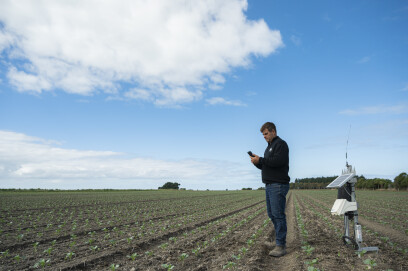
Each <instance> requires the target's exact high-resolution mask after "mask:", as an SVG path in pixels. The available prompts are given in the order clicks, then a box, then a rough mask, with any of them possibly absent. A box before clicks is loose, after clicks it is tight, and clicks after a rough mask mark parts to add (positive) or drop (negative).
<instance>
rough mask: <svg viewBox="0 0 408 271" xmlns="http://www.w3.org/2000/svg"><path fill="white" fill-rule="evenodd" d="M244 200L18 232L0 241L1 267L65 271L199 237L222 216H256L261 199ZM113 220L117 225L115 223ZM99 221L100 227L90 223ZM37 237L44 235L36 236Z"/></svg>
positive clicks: (202, 200) (185, 204)
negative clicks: (60, 270)
mask: <svg viewBox="0 0 408 271" xmlns="http://www.w3.org/2000/svg"><path fill="white" fill-rule="evenodd" d="M255 193H256V192H255ZM246 195H248V194H240V195H237V194H230V195H229V196H224V197H220V198H215V197H199V198H198V199H193V198H191V199H190V200H186V199H180V200H172V201H171V202H175V203H176V204H175V205H174V206H162V210H159V208H155V207H157V206H158V205H157V204H158V203H159V202H158V201H148V203H150V204H151V205H152V207H151V208H150V209H149V206H146V210H151V211H150V212H146V213H148V215H145V216H143V214H142V213H138V214H139V215H135V216H131V212H130V211H129V210H127V211H126V212H124V211H123V210H118V209H113V210H114V211H113V213H112V217H110V220H109V221H113V223H112V222H111V223H109V221H106V220H102V219H103V218H104V216H103V215H102V216H99V217H98V214H95V215H93V216H92V214H93V213H87V215H88V216H85V215H84V219H85V221H86V220H87V219H88V220H89V221H92V222H89V226H91V227H89V228H86V227H78V228H76V229H72V227H65V228H63V227H56V228H55V227H52V226H50V227H49V228H50V229H47V227H45V228H39V227H37V228H36V227H32V228H27V229H30V230H28V231H27V229H26V230H24V233H21V232H22V230H19V229H17V230H14V232H12V231H10V232H6V234H3V235H2V244H1V245H2V246H3V249H2V250H0V251H1V255H0V257H1V259H0V263H1V264H2V265H4V266H10V267H13V268H12V269H14V267H16V266H19V267H21V268H22V269H26V268H34V266H35V265H37V267H41V266H44V265H45V266H55V264H58V263H64V264H62V265H65V264H66V265H67V266H70V262H71V261H73V262H78V260H80V259H88V258H90V259H92V258H94V259H98V257H99V258H100V257H104V256H103V255H111V254H112V253H113V254H115V253H116V252H115V251H118V250H119V251H121V250H123V249H125V250H134V248H136V247H144V246H146V244H150V243H152V242H153V243H154V242H156V241H155V240H161V239H163V238H164V239H165V238H170V237H175V238H179V237H177V236H178V235H180V234H185V233H186V231H189V230H190V231H197V229H195V228H196V227H199V229H198V231H200V230H201V229H203V228H202V227H204V226H206V227H209V225H212V223H214V225H216V222H214V221H218V220H219V219H223V218H224V217H226V216H234V215H237V214H239V213H242V212H243V211H244V210H249V211H252V210H253V208H257V210H258V211H259V209H260V207H259V203H260V202H263V201H260V199H261V198H262V199H263V195H262V197H260V196H259V195H260V193H256V196H254V195H255V194H251V195H249V196H246ZM209 199H211V200H209ZM144 203H146V202H144ZM177 203H178V204H177ZM134 205H137V204H134ZM159 206H161V205H159ZM166 207H167V208H166ZM138 208H140V207H138ZM153 210H156V211H153ZM120 211H122V212H120ZM116 217H118V218H120V220H115V218H116ZM67 218H69V219H71V218H70V217H67ZM107 218H109V217H107ZM98 219H99V222H101V223H95V222H96V221H98ZM67 224H68V223H67ZM71 225H72V224H71ZM51 227H52V228H51ZM41 230H42V231H43V232H42V231H41ZM27 232H28V234H27ZM44 232H45V234H44ZM39 233H43V234H42V235H39ZM16 234H17V236H16ZM18 234H27V236H25V237H24V238H26V239H22V240H18ZM30 234H31V235H30ZM169 236H170V237H169ZM30 238H31V239H30ZM54 238H55V239H54ZM7 241H8V243H9V244H11V243H12V242H13V241H14V244H13V245H11V246H8V247H7V246H4V244H5V243H7ZM19 241H21V242H19ZM111 251H112V252H111ZM92 255H94V256H92ZM98 255H102V256H98ZM130 255H132V254H130ZM128 256H129V255H128ZM48 260H49V261H48ZM59 265H61V264H59Z"/></svg>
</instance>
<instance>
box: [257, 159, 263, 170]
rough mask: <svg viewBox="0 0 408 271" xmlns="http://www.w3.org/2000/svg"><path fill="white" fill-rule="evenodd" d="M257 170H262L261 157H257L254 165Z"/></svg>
mask: <svg viewBox="0 0 408 271" xmlns="http://www.w3.org/2000/svg"><path fill="white" fill-rule="evenodd" d="M255 166H256V167H257V168H259V169H262V163H261V157H259V162H258V164H256V165H255Z"/></svg>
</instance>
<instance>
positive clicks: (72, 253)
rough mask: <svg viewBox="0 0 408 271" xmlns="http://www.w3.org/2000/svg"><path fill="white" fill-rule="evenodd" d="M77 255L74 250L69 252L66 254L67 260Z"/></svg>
mask: <svg viewBox="0 0 408 271" xmlns="http://www.w3.org/2000/svg"><path fill="white" fill-rule="evenodd" d="M74 255H75V253H74V252H72V251H71V252H68V253H67V254H66V255H65V260H71V259H72V257H73V256H74Z"/></svg>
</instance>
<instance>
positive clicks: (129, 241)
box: [126, 236, 134, 244]
mask: <svg viewBox="0 0 408 271" xmlns="http://www.w3.org/2000/svg"><path fill="white" fill-rule="evenodd" d="M133 238H134V237H133V236H131V237H128V238H126V241H127V242H128V244H130V243H131V242H132V240H133Z"/></svg>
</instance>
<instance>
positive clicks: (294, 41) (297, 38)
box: [290, 35, 302, 46]
mask: <svg viewBox="0 0 408 271" xmlns="http://www.w3.org/2000/svg"><path fill="white" fill-rule="evenodd" d="M290 40H291V41H292V42H293V44H295V45H296V46H300V45H301V44H302V40H301V39H300V38H299V37H298V36H295V35H292V36H290Z"/></svg>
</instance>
